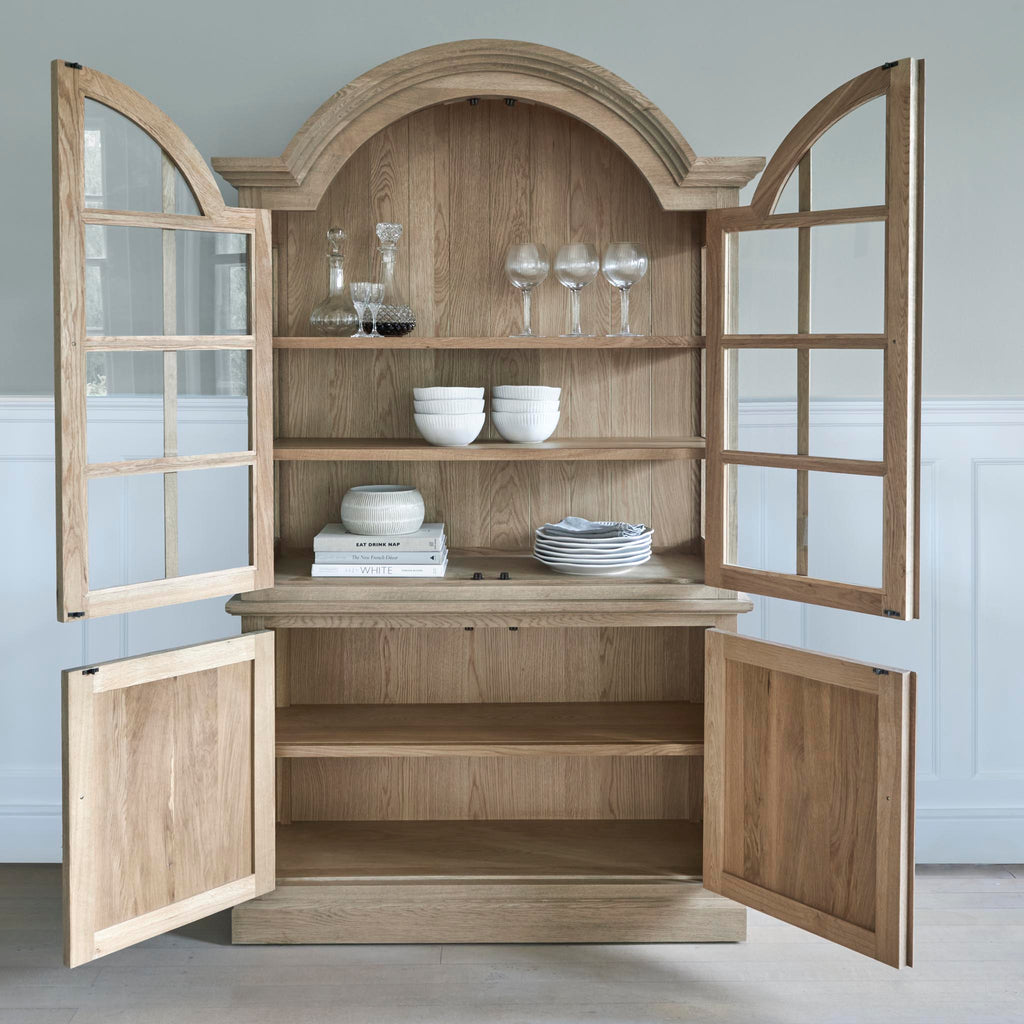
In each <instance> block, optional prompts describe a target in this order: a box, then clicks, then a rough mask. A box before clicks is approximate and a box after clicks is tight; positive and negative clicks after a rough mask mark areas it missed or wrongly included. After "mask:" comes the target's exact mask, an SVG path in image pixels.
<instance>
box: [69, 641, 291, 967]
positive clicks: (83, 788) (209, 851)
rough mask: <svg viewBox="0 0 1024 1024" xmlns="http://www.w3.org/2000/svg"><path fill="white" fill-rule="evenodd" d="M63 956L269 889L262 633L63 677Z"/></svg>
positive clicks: (270, 798) (270, 678)
mask: <svg viewBox="0 0 1024 1024" xmlns="http://www.w3.org/2000/svg"><path fill="white" fill-rule="evenodd" d="M63 731H64V936H65V942H64V959H65V963H66V964H67V965H68V966H69V967H75V966H77V965H78V964H83V963H86V962H87V961H89V960H94V959H96V957H100V956H105V955H106V954H107V953H112V952H114V951H115V950H118V949H123V948H124V947H125V946H130V945H132V944H133V943H136V942H141V941H142V940H143V939H148V938H150V937H152V936H154V935H159V934H160V933H162V932H166V931H170V930H171V929H174V928H180V927H181V926H182V925H185V924H188V923H189V922H190V921H195V920H198V919H199V918H201V917H205V916H206V915H208V914H212V913H214V912H216V911H218V910H224V909H226V908H227V907H233V906H235V905H236V904H238V903H242V902H244V901H245V900H248V899H252V898H253V897H254V896H259V895H262V894H263V893H266V892H269V891H270V890H271V889H273V888H274V636H273V633H271V632H269V631H268V632H263V633H247V634H245V635H243V636H239V637H232V638H230V639H227V640H218V641H215V642H213V643H207V644H199V645H197V646H195V647H183V648H179V649H178V650H173V651H161V652H159V653H155V654H146V655H142V656H141V657H137V658H125V659H123V660H121V661H111V662H106V663H103V664H99V665H92V666H88V667H85V668H77V669H68V670H67V671H65V672H64V673H63Z"/></svg>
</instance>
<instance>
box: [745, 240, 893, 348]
mask: <svg viewBox="0 0 1024 1024" xmlns="http://www.w3.org/2000/svg"><path fill="white" fill-rule="evenodd" d="M741 295H742V292H741ZM811 330H812V331H813V332H814V333H815V334H880V333H882V331H884V330H885V224H884V223H883V222H882V221H870V222H867V223H863V224H828V225H824V226H819V227H814V228H811Z"/></svg>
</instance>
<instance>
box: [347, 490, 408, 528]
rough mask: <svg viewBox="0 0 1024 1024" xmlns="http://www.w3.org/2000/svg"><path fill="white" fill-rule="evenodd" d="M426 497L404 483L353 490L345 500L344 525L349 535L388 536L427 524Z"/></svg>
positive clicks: (348, 491)
mask: <svg viewBox="0 0 1024 1024" xmlns="http://www.w3.org/2000/svg"><path fill="white" fill-rule="evenodd" d="M423 514H424V510H423V495H422V494H420V492H419V491H417V490H416V488H415V487H406V486H405V485H403V484H365V485H363V486H360V487H350V488H349V489H348V490H347V491H346V492H345V496H344V497H343V498H342V499H341V522H342V525H343V526H344V527H345V529H346V530H348V532H349V533H358V534H361V535H363V536H373V537H388V536H391V535H393V534H400V533H413V532H415V531H416V530H418V529H419V528H420V527H421V526H422V525H423Z"/></svg>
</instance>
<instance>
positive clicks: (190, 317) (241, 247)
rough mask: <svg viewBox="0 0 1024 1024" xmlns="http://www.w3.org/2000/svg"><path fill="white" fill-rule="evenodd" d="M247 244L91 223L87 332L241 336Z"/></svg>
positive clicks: (235, 237)
mask: <svg viewBox="0 0 1024 1024" xmlns="http://www.w3.org/2000/svg"><path fill="white" fill-rule="evenodd" d="M248 240H249V236H248V235H244V234H224V233H221V232H215V231H164V230H161V229H160V228H139V227H122V226H120V225H116V226H115V225H110V226H108V225H96V224H92V225H89V226H88V230H87V232H86V277H85V304H86V330H87V333H88V334H90V335H115V336H125V335H136V336H137V335H162V334H165V335H176V334H246V333H247V332H248V329H249V255H248ZM165 257H166V260H165ZM165 271H166V272H165ZM165 295H166V297H167V301H166V303H165Z"/></svg>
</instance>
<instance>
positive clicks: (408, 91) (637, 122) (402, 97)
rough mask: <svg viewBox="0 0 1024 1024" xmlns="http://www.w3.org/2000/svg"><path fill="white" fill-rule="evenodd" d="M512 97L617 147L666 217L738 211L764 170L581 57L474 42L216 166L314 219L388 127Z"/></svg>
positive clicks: (332, 104) (327, 106)
mask: <svg viewBox="0 0 1024 1024" xmlns="http://www.w3.org/2000/svg"><path fill="white" fill-rule="evenodd" d="M468 97H476V98H481V97H482V98H485V99H486V98H488V97H491V98H493V97H499V98H502V97H510V98H519V99H523V100H527V101H530V102H528V103H527V104H523V103H520V104H517V106H520V107H522V106H534V105H535V104H536V105H540V104H543V105H544V106H546V107H548V108H552V109H554V110H557V111H559V112H560V114H561V115H562V116H563V117H565V116H566V115H568V117H570V118H572V119H574V120H576V121H579V122H581V123H583V124H586V125H587V126H588V127H589V129H590V130H592V131H595V132H598V133H600V134H602V135H604V136H606V137H607V138H608V139H610V140H611V141H612V142H613V143H614V145H615V146H616V147H617V149H619V150H621V151H622V153H623V154H624V155H625V156H626V157H628V159H629V160H630V161H631V162H632V163H633V164H634V165H635V166H636V167H637V169H638V171H639V173H640V174H641V175H642V177H643V180H644V184H645V187H649V188H650V189H651V190H653V192H654V193H655V194H656V195H657V196H658V199H659V201H660V203H661V204H662V205H663V206H664V207H665V208H666V209H700V208H704V207H705V206H708V205H714V206H717V205H733V204H734V203H735V201H736V200H735V195H736V191H737V189H738V188H741V187H743V185H745V184H747V182H748V181H749V180H750V179H751V178H752V177H753V175H754V174H756V173H757V172H758V171H759V170H760V169H761V168H762V167H763V166H764V161H763V159H761V158H759V157H737V158H729V157H698V156H696V154H695V153H694V152H693V150H692V149H691V148H690V147H689V145H688V144H687V142H686V141H685V139H683V137H682V135H680V133H679V131H678V129H677V128H676V127H675V126H674V125H673V124H672V122H671V121H669V120H668V118H666V117H665V115H664V114H662V113H661V111H660V110H658V108H657V107H655V106H654V104H653V103H651V101H650V100H649V99H647V98H646V97H645V96H643V95H642V94H641V93H639V92H638V91H637V90H636V89H634V88H633V87H632V86H630V85H628V84H627V83H626V82H624V81H623V80H622V79H621V78H619V77H618V76H616V75H613V74H612V73H611V72H610V71H607V70H606V69H605V68H602V67H600V66H599V65H597V64H594V63H592V62H591V61H586V60H583V59H582V58H580V57H578V56H576V55H575V54H571V53H566V52H564V51H562V50H555V49H552V48H550V47H546V46H539V45H537V44H535V43H523V42H515V41H511V40H504V39H467V40H460V41H458V42H451V43H443V44H441V45H439V46H432V47H427V48H425V49H422V50H416V51H414V52H413V53H408V54H405V55H404V56H402V57H399V58H396V59H394V60H391V61H388V62H386V63H384V64H381V65H379V66H378V67H376V68H374V69H373V70H371V71H368V72H367V73H366V74H364V75H361V76H360V77H359V78H357V79H355V80H354V81H352V82H350V83H349V84H348V85H347V86H345V88H344V89H341V90H340V91H339V92H337V93H335V94H334V96H332V97H331V98H330V99H328V100H327V101H326V102H325V103H323V104H322V105H321V106H320V108H319V109H318V110H317V111H316V112H315V113H314V114H313V115H312V116H311V117H310V118H309V119H308V120H307V121H306V123H305V124H304V125H303V126H302V127H301V128H300V129H299V131H298V132H297V133H296V135H295V137H294V138H293V139H292V141H291V142H290V143H289V144H288V146H287V148H286V149H285V151H284V152H283V153H282V154H281V156H280V157H255V158H254V157H236V158H225V157H220V158H214V167H215V168H216V169H217V171H218V172H219V173H221V174H222V175H223V176H224V177H226V178H227V179H228V181H230V182H231V183H232V184H233V185H235V186H236V187H239V188H247V189H253V190H254V191H255V190H258V193H259V197H260V201H261V203H262V204H265V205H266V206H268V207H272V208H274V209H289V210H310V209H314V208H315V207H316V206H317V205H318V204H319V203H320V201H321V199H322V197H323V194H324V192H325V190H326V189H327V187H328V186H329V184H330V182H331V180H332V179H333V178H334V176H335V174H336V173H337V170H338V168H339V167H340V166H342V165H343V164H344V163H345V161H346V160H347V159H349V157H350V156H351V154H352V153H353V152H355V151H356V150H358V149H359V148H360V146H362V145H364V144H365V143H366V141H367V140H368V139H369V138H370V137H372V136H373V135H374V134H375V133H377V132H379V131H380V130H381V129H382V128H384V127H386V126H388V125H390V124H392V123H393V122H394V121H396V120H398V119H399V118H401V117H404V116H406V115H410V114H413V113H414V112H416V111H419V110H422V109H423V108H425V107H431V106H434V105H436V104H447V105H449V106H460V105H461V104H459V103H455V102H453V101H456V100H465V99H466V98H468Z"/></svg>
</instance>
